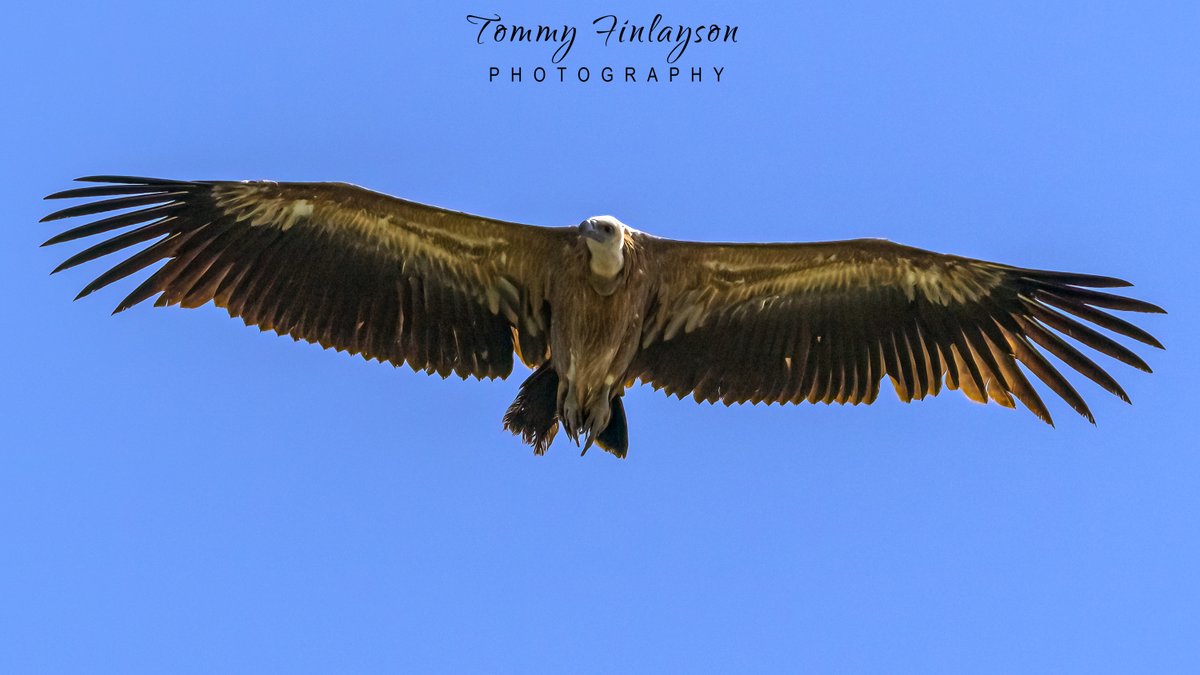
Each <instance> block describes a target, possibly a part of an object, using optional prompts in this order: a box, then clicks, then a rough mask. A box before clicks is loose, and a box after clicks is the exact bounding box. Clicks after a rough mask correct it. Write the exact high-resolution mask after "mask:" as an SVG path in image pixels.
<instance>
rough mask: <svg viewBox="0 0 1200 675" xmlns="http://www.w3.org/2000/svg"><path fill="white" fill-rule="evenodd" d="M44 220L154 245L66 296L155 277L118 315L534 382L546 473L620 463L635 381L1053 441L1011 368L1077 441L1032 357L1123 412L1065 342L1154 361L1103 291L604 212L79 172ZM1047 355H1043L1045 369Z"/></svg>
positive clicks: (103, 249) (1080, 279)
mask: <svg viewBox="0 0 1200 675" xmlns="http://www.w3.org/2000/svg"><path fill="white" fill-rule="evenodd" d="M79 180H80V181H84V182H89V183H100V185H90V186H86V187H81V188H76V189H72V190H66V191H64V192H58V193H55V194H52V195H50V196H48V197H47V199H66V198H84V199H94V198H98V197H103V198H106V199H100V200H95V201H87V202H84V203H81V204H78V205H76V206H72V207H69V208H66V209H62V210H60V211H57V212H55V213H52V214H50V215H49V216H47V217H46V218H44V219H43V220H44V221H49V220H58V219H61V218H69V217H75V216H90V215H95V214H107V212H114V211H119V212H120V213H118V214H117V215H106V216H105V217H102V218H100V219H99V220H96V221H93V222H89V223H87V224H84V225H80V226H78V227H75V228H74V229H71V230H67V231H66V232H63V233H62V234H59V235H58V236H55V237H53V238H52V239H50V240H49V241H47V242H46V244H57V243H61V242H66V241H71V240H75V239H81V238H84V237H91V236H95V235H111V236H109V237H108V238H105V239H103V240H102V241H100V242H99V243H98V244H95V245H94V246H92V247H90V248H88V249H85V250H84V251H82V252H80V253H78V254H76V255H74V256H72V257H70V258H69V259H67V260H66V261H65V262H64V263H62V264H61V265H59V267H58V268H57V269H56V270H55V271H56V272H57V271H59V270H63V269H67V268H69V267H74V266H75V265H79V264H81V263H84V262H88V261H90V260H94V259H96V258H100V257H102V256H105V255H108V254H111V253H116V252H118V251H122V250H124V249H127V248H129V247H131V246H135V245H137V244H143V243H146V242H152V243H150V244H149V245H148V246H146V247H145V248H142V249H140V250H138V251H137V252H135V253H133V254H132V255H130V256H129V257H127V258H125V259H124V260H122V261H120V262H119V263H117V264H116V265H115V266H113V267H112V268H111V269H109V270H108V271H107V272H105V273H103V274H101V275H100V276H99V277H98V278H97V279H96V280H95V281H93V282H92V283H90V284H88V285H87V286H86V287H85V288H84V289H83V291H82V292H81V293H80V294H79V296H78V297H83V296H85V295H88V294H90V293H92V292H93V291H95V290H97V289H99V288H102V287H104V286H107V285H109V284H111V283H113V282H115V281H117V280H119V279H123V278H124V277H126V276H129V275H131V274H134V273H136V272H139V271H141V270H143V269H145V268H147V267H150V266H152V265H155V264H157V263H162V262H163V261H165V264H163V265H162V266H161V267H159V268H158V269H157V270H156V271H154V272H153V273H152V274H150V276H149V277H148V278H147V279H145V280H144V281H143V282H142V283H141V284H140V285H139V286H137V288H135V289H134V290H133V292H131V293H130V294H129V295H128V296H127V297H126V298H125V299H124V300H123V301H121V303H120V304H118V305H117V309H116V311H118V312H119V311H122V310H124V309H127V308H129V307H132V306H133V305H136V304H138V303H140V302H142V301H145V300H149V299H150V298H153V297H155V296H157V298H158V299H157V300H156V302H155V304H156V305H182V306H184V307H199V306H201V305H203V304H205V303H207V302H209V301H212V302H213V303H214V304H216V305H217V306H219V307H223V308H225V309H226V310H227V311H228V312H229V314H230V315H231V316H236V317H240V318H241V319H242V320H243V321H245V322H246V323H247V324H252V325H256V326H258V327H259V328H261V329H262V330H274V331H275V332H277V333H279V334H287V335H291V336H292V337H294V338H296V339H304V340H307V341H310V342H316V343H319V344H320V345H322V346H323V347H332V348H334V349H337V350H339V351H341V350H345V351H349V352H351V353H354V354H361V355H362V356H363V357H364V358H367V359H379V360H380V361H387V362H389V363H392V364H394V365H397V366H398V365H400V364H405V363H406V364H408V365H409V366H410V367H412V368H413V369H414V370H424V371H426V372H428V373H438V374H440V375H441V376H442V377H446V376H448V375H449V374H450V373H455V374H457V375H459V376H460V377H464V378H465V377H467V376H472V377H476V378H484V377H487V378H495V377H500V378H505V377H507V376H508V375H509V374H510V373H511V372H512V368H513V356H514V353H515V354H516V356H517V357H519V358H520V360H521V361H522V362H524V363H525V364H526V365H528V366H529V367H531V368H533V369H534V372H533V374H532V375H530V376H529V377H528V379H526V380H525V382H524V383H523V384H522V385H521V387H520V391H519V393H518V395H517V398H516V400H515V401H514V402H513V404H512V406H511V407H510V408H509V409H508V412H507V413H506V414H505V417H504V425H505V427H506V428H507V429H509V430H510V431H512V432H513V433H514V434H518V435H520V436H521V437H522V439H523V440H524V441H525V442H527V443H529V444H530V445H532V446H533V447H534V450H535V451H536V452H538V453H539V454H540V453H543V452H545V451H546V449H547V448H548V447H549V446H550V443H551V442H552V440H553V439H554V436H555V434H556V432H557V431H558V429H559V428H560V427H561V428H562V429H563V431H564V433H566V434H567V435H568V436H569V437H570V438H571V439H572V440H574V441H575V442H577V443H578V442H580V439H583V442H584V450H585V451H586V450H587V448H588V447H589V446H590V445H591V444H592V443H593V442H596V443H598V444H599V445H600V446H601V447H603V448H604V449H606V450H608V451H609V452H612V453H613V454H615V455H617V456H619V457H623V456H625V454H626V452H627V450H628V444H629V436H628V429H627V426H626V418H625V410H624V406H623V404H622V396H623V394H624V392H625V390H626V388H628V387H629V386H631V385H632V384H633V383H634V382H635V381H636V380H641V381H643V382H647V383H649V384H651V385H652V386H654V387H655V388H656V389H658V388H661V389H664V390H665V391H666V392H668V393H670V394H675V395H677V396H679V397H683V396H685V395H688V394H691V395H692V396H693V397H694V398H695V399H696V400H697V401H709V402H716V401H721V402H723V403H725V404H726V405H728V404H731V403H743V402H746V401H751V402H754V403H758V402H760V401H766V402H768V403H789V402H790V403H799V402H801V401H809V402H818V401H820V402H824V403H832V402H837V403H854V404H858V403H870V402H872V401H874V400H875V398H876V396H877V395H878V393H879V387H880V383H881V382H882V380H883V379H884V378H885V377H887V378H888V379H889V380H890V381H891V383H892V385H893V386H894V388H895V390H896V393H897V395H898V396H899V397H900V398H901V399H902V400H904V401H909V400H912V399H921V398H924V397H925V396H930V395H936V394H937V393H938V392H939V391H940V390H941V388H942V387H943V386H944V387H947V388H950V389H960V390H962V392H963V393H964V394H966V395H967V396H968V397H969V398H971V399H972V400H974V401H978V402H987V401H988V400H992V401H995V402H997V403H999V404H1001V405H1004V406H1007V407H1014V406H1015V402H1014V399H1015V400H1017V401H1020V402H1021V403H1023V404H1024V405H1025V407H1027V408H1029V410H1030V411H1032V412H1033V413H1034V414H1035V415H1037V416H1038V417H1039V418H1041V419H1042V420H1044V421H1046V422H1047V423H1052V422H1051V417H1050V413H1049V411H1048V410H1047V409H1046V406H1045V404H1044V403H1043V402H1042V400H1041V398H1040V396H1039V394H1038V392H1037V390H1036V389H1035V388H1034V387H1033V385H1032V384H1031V383H1030V382H1029V380H1028V379H1027V378H1026V376H1025V373H1024V372H1023V371H1022V369H1021V367H1020V366H1018V364H1020V365H1022V366H1024V368H1025V369H1026V370H1027V371H1028V372H1029V373H1031V374H1032V375H1034V376H1035V377H1036V378H1037V379H1038V380H1041V381H1042V382H1043V383H1044V384H1045V385H1046V386H1047V387H1049V389H1050V390H1051V391H1053V392H1054V393H1055V394H1057V395H1058V396H1060V397H1061V398H1063V399H1064V400H1065V401H1066V402H1067V403H1068V404H1069V405H1070V406H1071V407H1072V408H1073V409H1074V410H1075V411H1076V412H1078V413H1079V414H1080V415H1082V416H1084V417H1085V418H1087V419H1088V420H1090V421H1094V420H1093V418H1092V413H1091V411H1090V410H1089V409H1088V407H1087V404H1086V403H1084V401H1083V398H1082V397H1081V396H1080V395H1079V394H1078V393H1077V392H1076V391H1075V389H1074V387H1073V386H1072V385H1071V384H1070V382H1068V381H1067V379H1066V378H1065V377H1064V376H1063V375H1062V374H1061V373H1060V372H1059V371H1058V369H1056V368H1055V367H1054V365H1052V364H1051V363H1050V361H1048V360H1047V359H1046V357H1045V356H1044V355H1043V354H1042V350H1044V351H1046V352H1048V353H1050V354H1052V355H1054V356H1055V357H1057V358H1058V359H1059V360H1060V361H1062V362H1063V363H1065V364H1067V365H1068V366H1070V367H1071V368H1073V369H1075V370H1077V371H1078V372H1080V373H1081V374H1083V375H1084V376H1085V377H1087V378H1089V379H1091V380H1092V381H1094V382H1095V383H1096V384H1098V385H1100V386H1101V387H1102V388H1104V389H1106V390H1108V391H1110V392H1112V393H1113V394H1115V395H1116V396H1118V397H1120V398H1121V399H1123V400H1125V401H1128V400H1129V397H1128V396H1127V395H1126V394H1125V392H1124V390H1122V389H1121V386H1120V385H1119V384H1117V382H1116V380H1115V379H1113V378H1112V377H1111V376H1110V375H1109V374H1108V373H1107V372H1106V371H1105V370H1104V369H1103V368H1101V367H1100V366H1099V365H1097V364H1096V363H1095V362H1094V361H1092V360H1091V358H1089V357H1088V356H1086V355H1085V354H1084V353H1083V352H1081V351H1079V349H1077V348H1076V347H1075V346H1073V345H1072V344H1071V343H1070V342H1068V341H1067V340H1064V339H1063V337H1062V336H1063V335H1065V336H1067V337H1070V338H1071V339H1073V340H1074V341H1075V342H1078V343H1080V344H1082V345H1084V346H1087V347H1090V348H1091V349H1093V350H1096V351H1098V352H1100V353H1103V354H1105V355H1107V356H1109V357H1112V358H1114V359H1117V360H1119V361H1122V362H1124V363H1126V364H1128V365H1131V366H1133V367H1135V368H1138V369H1139V370H1144V371H1146V372H1149V371H1150V368H1149V367H1148V366H1147V365H1146V363H1145V362H1144V361H1143V360H1142V359H1141V358H1140V357H1138V356H1137V354H1135V353H1134V352H1132V351H1131V350H1130V349H1128V348H1127V347H1125V346H1123V345H1122V344H1120V343H1118V342H1116V341H1115V340H1113V339H1112V338H1111V337H1108V336H1107V335H1105V334H1103V333H1101V332H1099V331H1097V330H1095V329H1094V328H1092V327H1090V326H1089V325H1088V323H1091V324H1094V325H1096V326H1099V327H1101V328H1104V329H1106V330H1108V331H1111V332H1113V333H1116V334H1119V335H1123V336H1125V337H1128V338H1132V339H1133V340H1136V341H1138V342H1141V343H1144V344H1147V345H1150V346H1153V347H1158V348H1161V347H1162V345H1161V344H1159V342H1158V341H1157V340H1155V339H1154V337H1152V336H1151V335H1150V334H1149V333H1147V332H1146V331H1144V330H1142V329H1141V328H1138V327H1137V326H1135V325H1133V324H1131V323H1129V322H1127V321H1125V320H1124V319H1121V318H1118V317H1116V316H1114V315H1112V314H1110V313H1109V312H1107V311H1105V310H1122V311H1131V312H1155V313H1161V312H1163V310H1162V309H1161V308H1159V307H1157V306H1155V305H1152V304H1149V303H1147V302H1142V301H1140V300H1134V299H1132V298H1128V297H1125V296H1122V295H1116V294H1113V293H1109V292H1105V291H1098V290H1094V289H1097V288H1114V287H1122V286H1129V285H1130V284H1128V283H1127V282H1125V281H1122V280H1120V279H1114V278H1112V277H1103V276H1093V275H1088V274H1070V273H1063V272H1050V271H1043V270H1033V269H1025V268H1020V267H1011V266H1008V265H1000V264H996V263H990V262H985V261H981V260H972V259H970V258H962V257H958V256H950V255H943V254H939V253H932V252H930V251H924V250H921V249H916V248H911V247H907V246H901V245H898V244H893V243H891V242H887V241H883V240H878V239H862V240H853V241H841V242H826V243H807V244H712V243H699V242H687V241H674V240H670V239H662V238H658V237H653V236H651V235H648V234H645V233H642V232H638V231H636V230H633V229H631V228H629V227H626V226H625V225H624V224H623V223H621V222H620V221H619V220H617V219H616V218H613V217H611V216H598V217H594V218H588V219H587V220H585V221H583V222H582V223H580V224H579V225H578V226H574V227H560V228H545V227H535V226H531V225H520V224H517V223H510V222H505V221H500V220H493V219H490V218H483V217H480V216H474V215H469V214H465V213H459V212H455V211H448V210H445V209H441V208H436V207H432V206H426V205H424V204H417V203H415V202H410V201H405V200H402V199H397V198H394V197H390V196H387V195H384V194H380V193H377V192H372V191H370V190H366V189H363V188H360V187H356V186H353V185H347V184H344V183H274V182H270V181H248V182H229V181H176V180H162V179H155V178H136V177H128V176H91V177H87V178H80V179H79ZM1039 348H1040V349H1039Z"/></svg>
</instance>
